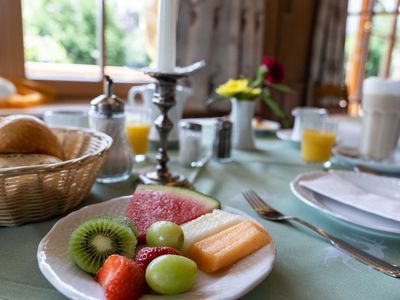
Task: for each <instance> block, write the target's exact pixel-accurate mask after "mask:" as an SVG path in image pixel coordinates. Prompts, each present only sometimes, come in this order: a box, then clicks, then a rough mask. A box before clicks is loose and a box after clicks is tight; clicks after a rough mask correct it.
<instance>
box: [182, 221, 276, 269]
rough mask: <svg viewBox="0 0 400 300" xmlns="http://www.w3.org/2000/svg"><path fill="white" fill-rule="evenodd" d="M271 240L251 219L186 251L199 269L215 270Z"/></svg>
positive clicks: (237, 259)
mask: <svg viewBox="0 0 400 300" xmlns="http://www.w3.org/2000/svg"><path fill="white" fill-rule="evenodd" d="M270 241H271V237H270V236H269V235H268V233H267V232H266V231H265V230H264V229H263V228H262V227H261V226H259V225H257V224H256V223H254V222H252V221H243V222H241V223H239V224H237V225H234V226H232V227H229V228H227V229H225V230H223V231H220V232H219V233H217V234H214V235H212V236H210V237H208V238H206V239H204V240H201V241H199V242H197V243H195V244H194V245H193V246H192V247H190V249H189V250H188V252H187V256H188V257H189V258H191V259H192V260H194V261H195V262H196V264H197V266H198V267H199V269H200V270H202V271H204V272H215V271H218V270H220V269H222V268H224V267H227V266H230V265H231V264H233V263H235V262H237V261H239V260H240V259H242V258H244V257H246V256H248V255H250V254H252V253H253V252H255V251H257V250H258V249H260V248H261V247H263V246H265V245H267V244H268V243H269V242H270Z"/></svg>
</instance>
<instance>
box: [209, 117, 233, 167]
mask: <svg viewBox="0 0 400 300" xmlns="http://www.w3.org/2000/svg"><path fill="white" fill-rule="evenodd" d="M231 136H232V122H230V121H229V120H226V119H223V118H221V119H218V120H217V123H216V126H215V137H214V144H213V157H214V158H215V159H217V160H220V161H221V162H225V161H230V159H231Z"/></svg>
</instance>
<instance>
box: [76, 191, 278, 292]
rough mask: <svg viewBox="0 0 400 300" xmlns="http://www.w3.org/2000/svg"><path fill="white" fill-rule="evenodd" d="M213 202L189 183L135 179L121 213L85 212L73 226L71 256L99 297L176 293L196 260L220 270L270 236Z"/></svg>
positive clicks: (188, 283) (190, 278)
mask: <svg viewBox="0 0 400 300" xmlns="http://www.w3.org/2000/svg"><path fill="white" fill-rule="evenodd" d="M218 208H219V202H218V201H216V200H214V199H212V198H210V197H208V196H205V195H203V194H200V193H197V192H194V191H191V190H186V189H182V188H174V187H164V186H139V187H138V188H137V190H136V191H135V193H134V194H133V196H132V199H131V200H130V202H129V206H128V209H127V210H126V213H125V216H118V217H110V216H105V217H96V218H93V219H89V220H87V221H84V222H83V223H82V224H80V225H79V226H78V227H77V228H76V229H75V230H74V231H73V232H72V234H71V237H70V241H69V253H70V257H71V258H72V260H73V261H74V262H75V263H76V265H77V266H78V267H80V268H81V269H82V270H84V271H85V272H87V273H89V274H93V275H94V279H95V280H96V281H97V282H98V283H99V284H100V285H101V286H102V287H103V289H104V294H105V297H106V299H138V298H140V297H141V296H142V295H143V294H145V293H150V292H151V291H153V292H156V293H159V294H165V295H173V294H178V293H183V292H186V291H188V290H190V289H191V288H192V287H193V285H194V284H195V282H196V276H197V273H198V268H199V269H200V270H201V271H203V272H216V271H219V270H221V269H223V268H226V267H228V266H230V265H232V264H234V263H235V262H237V261H238V260H240V259H242V258H243V257H245V256H248V255H250V254H251V253H253V252H255V251H256V250H258V249H260V248H261V247H263V246H264V245H266V244H268V243H269V242H270V241H271V238H270V237H269V235H268V233H267V232H266V231H265V230H264V229H263V228H262V227H260V226H259V225H258V224H256V223H254V222H252V221H248V220H247V219H244V218H243V217H241V216H237V215H234V214H231V213H228V212H225V211H222V210H220V209H218ZM141 214H142V215H141ZM140 215H141V217H140ZM137 245H138V247H136V246H137Z"/></svg>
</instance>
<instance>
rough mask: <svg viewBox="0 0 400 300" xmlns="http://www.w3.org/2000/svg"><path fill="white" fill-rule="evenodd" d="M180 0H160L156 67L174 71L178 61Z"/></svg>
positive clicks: (162, 70)
mask: <svg viewBox="0 0 400 300" xmlns="http://www.w3.org/2000/svg"><path fill="white" fill-rule="evenodd" d="M177 10H178V0H159V1H158V23H157V56H156V68H157V70H158V71H160V72H166V73H168V72H173V71H174V69H175V63H176V22H177Z"/></svg>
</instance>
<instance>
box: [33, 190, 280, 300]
mask: <svg viewBox="0 0 400 300" xmlns="http://www.w3.org/2000/svg"><path fill="white" fill-rule="evenodd" d="M130 198H131V195H127V196H120V197H116V198H112V199H109V200H106V201H102V202H99V203H95V204H90V205H86V206H84V207H82V208H80V209H78V210H76V211H73V212H71V213H69V214H68V215H66V216H64V217H62V218H60V219H59V220H58V221H57V222H56V223H54V225H53V226H52V228H51V229H50V230H49V231H48V232H47V233H46V235H45V236H44V237H43V238H42V239H41V241H40V242H39V245H38V248H37V254H36V257H37V263H38V266H39V269H40V271H41V273H42V275H43V276H44V277H45V278H46V280H47V281H48V282H49V283H50V284H51V285H52V286H53V288H55V289H56V290H57V291H59V292H60V293H61V294H63V295H64V296H66V297H67V298H69V299H82V297H83V298H84V299H91V300H96V299H97V298H94V297H91V296H90V295H88V294H85V295H82V294H81V293H80V292H79V291H77V290H76V289H74V288H73V287H72V286H70V285H68V284H65V283H64V282H63V281H62V279H61V278H60V277H59V276H58V275H57V274H56V273H55V272H54V270H53V269H52V267H51V266H50V265H49V264H48V263H47V262H46V261H45V258H44V256H45V253H44V250H43V247H44V245H46V243H48V241H49V238H50V237H51V235H53V234H54V232H56V230H57V229H58V227H59V226H62V224H63V223H64V222H67V221H68V218H71V217H73V216H75V215H79V214H82V213H83V212H85V211H87V210H90V209H91V208H93V206H106V207H107V206H109V205H112V203H114V202H121V200H122V201H125V202H124V204H126V205H127V204H128V201H129V200H130ZM221 209H222V210H225V211H228V212H232V213H236V214H238V215H241V216H243V217H245V218H247V219H250V220H252V221H254V222H256V223H257V224H259V225H261V226H262V227H263V228H264V226H263V225H262V224H260V223H259V222H258V221H257V220H256V219H255V218H253V217H252V216H250V215H249V214H247V213H246V212H244V211H241V210H239V209H236V208H233V207H230V206H227V205H223V204H221ZM87 217H88V218H90V217H91V216H90V215H89V216H87ZM92 217H94V215H93V216H92ZM264 247H270V248H271V250H270V252H271V254H270V255H269V256H268V257H269V259H270V260H271V262H270V264H269V266H268V268H266V269H265V270H264V272H263V273H262V274H261V276H258V277H257V279H256V280H254V281H253V282H251V283H249V284H248V285H245V286H244V287H243V288H242V289H240V290H239V291H238V292H237V293H236V294H235V295H234V297H233V298H230V299H237V298H240V297H242V296H243V295H246V294H247V293H249V292H250V291H252V290H253V289H254V288H255V287H256V286H258V285H259V284H260V283H261V282H262V281H263V280H264V279H265V278H267V277H268V276H269V274H270V273H271V272H272V270H273V267H274V264H275V261H276V253H277V250H276V245H275V243H274V241H273V240H272V239H271V242H270V243H269V244H267V245H266V246H264ZM199 272H201V271H200V270H199ZM182 295H184V294H182ZM144 296H145V295H144ZM149 296H151V295H149ZM160 299H162V298H160ZM205 299H207V298H205ZM210 299H219V298H215V297H214V295H213V296H212V297H210Z"/></svg>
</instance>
